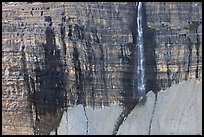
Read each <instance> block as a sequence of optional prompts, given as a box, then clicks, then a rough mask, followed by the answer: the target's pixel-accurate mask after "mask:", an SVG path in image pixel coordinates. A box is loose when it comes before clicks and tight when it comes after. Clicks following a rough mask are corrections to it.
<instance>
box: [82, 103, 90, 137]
mask: <svg viewBox="0 0 204 137" xmlns="http://www.w3.org/2000/svg"><path fill="white" fill-rule="evenodd" d="M83 109H84V115H85V117H86V135H88V133H89V119H88V116H87V114H86V108H85V106H84V105H83Z"/></svg>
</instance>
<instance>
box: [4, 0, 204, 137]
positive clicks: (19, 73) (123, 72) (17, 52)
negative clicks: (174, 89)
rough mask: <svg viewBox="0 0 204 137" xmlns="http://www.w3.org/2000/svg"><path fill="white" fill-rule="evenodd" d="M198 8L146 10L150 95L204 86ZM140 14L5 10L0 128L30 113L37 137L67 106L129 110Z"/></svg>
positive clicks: (16, 6)
mask: <svg viewBox="0 0 204 137" xmlns="http://www.w3.org/2000/svg"><path fill="white" fill-rule="evenodd" d="M201 5H202V4H201V3H197V2H193V3H148V2H147V3H143V14H144V15H143V17H144V19H143V26H144V27H143V29H144V48H145V49H144V50H145V80H146V83H147V87H146V92H148V91H149V90H153V91H154V92H157V91H159V90H160V89H165V88H167V87H168V86H171V84H172V83H174V82H179V81H182V80H186V79H188V78H192V77H196V78H201V76H202V54H201V52H202V46H201V45H202V39H201V36H202V29H201V28H202V7H201ZM136 12H137V4H135V3H126V2H124V3H106V2H101V3H95V2H93V3H91V2H90V3H71V2H69V3H68V2H64V3H63V2H55V3H53V2H48V3H47V2H44V3H38V2H34V3H9V4H8V3H7V4H3V8H2V53H3V55H2V69H3V70H2V80H3V82H2V83H3V84H2V89H3V93H2V99H3V102H2V106H3V113H2V114H3V117H5V119H3V123H2V124H3V125H6V126H10V127H12V126H11V121H10V122H9V119H8V120H7V119H6V118H8V117H7V115H10V114H11V113H18V115H19V116H20V117H21V116H23V115H22V114H23V113H25V110H26V111H27V110H31V111H32V112H33V113H32V115H33V116H32V117H31V116H30V114H28V113H26V114H28V116H25V119H24V120H25V121H26V122H25V123H28V124H29V126H27V127H31V128H30V129H32V125H35V127H34V129H35V131H36V132H37V133H38V131H39V129H40V128H39V127H40V125H41V124H45V123H46V121H48V120H42V119H49V118H48V117H47V116H46V114H53V115H54V116H57V119H60V118H61V114H62V112H61V110H62V108H63V107H64V106H66V107H67V106H68V105H73V104H84V105H88V106H92V107H94V106H101V105H109V103H113V102H115V101H116V102H121V101H122V102H123V103H124V104H125V105H127V103H129V102H131V101H130V100H131V96H132V94H133V89H134V87H133V75H132V74H133V73H135V71H136V67H137V64H135V63H134V60H135V59H136V58H137V55H136V54H135V52H134V51H135V50H137V49H136V48H135V45H136V38H137V31H136V29H137V25H136V15H137V13H136ZM16 97H18V99H17V98H16ZM20 98H21V99H20ZM16 100H18V101H17V102H16ZM19 100H22V101H23V102H24V103H22V105H20V104H19ZM53 100H54V101H53ZM53 102H54V103H53ZM42 106H43V107H42ZM9 109H12V110H15V111H14V112H10V111H8V110H9ZM19 110H22V113H21V111H19ZM15 118H16V120H13V121H14V122H13V125H17V126H19V127H20V126H22V125H18V124H19V121H18V120H17V119H18V117H17V116H15ZM15 118H14V119H15ZM26 118H27V119H29V120H26ZM24 120H23V121H24ZM39 121H40V122H39ZM50 122H51V123H53V124H55V125H57V124H58V123H57V122H56V121H51V120H50ZM6 126H5V127H6ZM53 128H54V126H53V127H52V126H51V127H49V128H48V129H47V132H46V131H39V132H41V133H43V134H46V133H48V132H49V131H50V130H52V129H53ZM41 129H42V128H41ZM5 130H6V128H3V131H5ZM11 130H15V128H14V129H11ZM22 130H23V129H22ZM17 131H19V132H21V131H20V130H19V129H18V130H16V132H17ZM5 132H6V131H5Z"/></svg>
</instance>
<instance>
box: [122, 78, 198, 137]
mask: <svg viewBox="0 0 204 137" xmlns="http://www.w3.org/2000/svg"><path fill="white" fill-rule="evenodd" d="M154 100H155V95H154V94H153V92H152V91H150V92H149V93H148V94H147V102H146V103H145V104H144V105H143V106H141V105H137V106H136V107H135V108H134V110H133V111H132V112H131V113H130V115H129V117H127V119H126V121H125V122H124V124H123V125H122V126H121V127H120V129H119V131H118V134H136V135H141V134H142V135H148V134H150V135H171V134H177V135H178V134H180V135H187V134H188V135H189V134H190V135H201V134H202V122H201V121H202V109H201V108H202V80H201V81H198V80H197V81H196V80H195V79H192V80H189V81H187V82H184V81H183V82H180V83H179V84H178V85H176V84H174V85H172V87H170V88H167V89H166V90H165V91H161V92H159V93H158V95H157V99H156V100H155V102H154ZM148 102H149V103H148ZM150 102H151V103H150ZM153 102H154V103H153Z"/></svg>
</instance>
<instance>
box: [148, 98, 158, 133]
mask: <svg viewBox="0 0 204 137" xmlns="http://www.w3.org/2000/svg"><path fill="white" fill-rule="evenodd" d="M157 95H158V94H156V95H155V99H154V107H153V111H152V116H151V119H150V123H149V132H148V135H150V134H151V129H152V120H153V117H154V112H155V109H156V104H157Z"/></svg>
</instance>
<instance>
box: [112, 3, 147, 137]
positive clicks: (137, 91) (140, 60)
mask: <svg viewBox="0 0 204 137" xmlns="http://www.w3.org/2000/svg"><path fill="white" fill-rule="evenodd" d="M137 32H138V34H137V43H136V48H135V58H137V59H135V65H137V67H135V68H136V72H135V74H134V78H133V82H134V85H133V86H134V87H133V97H132V98H133V101H132V102H131V103H132V104H129V105H128V106H126V107H125V109H124V110H123V111H122V112H121V114H120V116H119V117H118V120H117V122H116V124H115V128H114V129H113V135H116V134H117V132H118V130H119V128H120V126H121V125H122V123H123V122H124V121H125V119H126V118H127V117H128V115H129V114H130V112H131V111H132V110H133V109H134V107H135V106H136V104H137V103H138V102H139V101H141V100H142V99H143V97H144V96H145V77H144V75H145V74H144V73H145V67H144V47H143V46H144V45H143V28H142V2H139V3H138V6H137ZM136 55H137V56H136ZM136 83H137V84H136Z"/></svg>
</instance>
